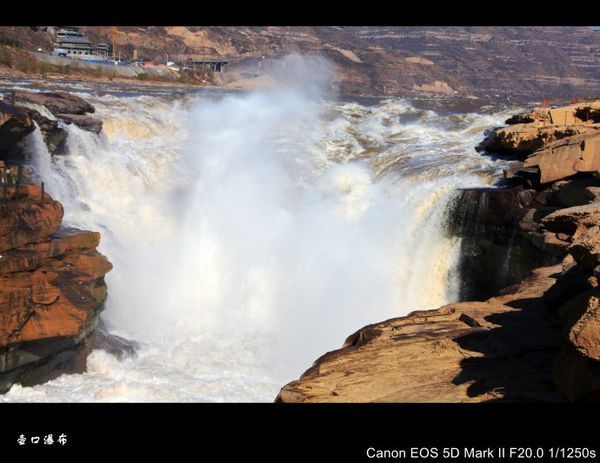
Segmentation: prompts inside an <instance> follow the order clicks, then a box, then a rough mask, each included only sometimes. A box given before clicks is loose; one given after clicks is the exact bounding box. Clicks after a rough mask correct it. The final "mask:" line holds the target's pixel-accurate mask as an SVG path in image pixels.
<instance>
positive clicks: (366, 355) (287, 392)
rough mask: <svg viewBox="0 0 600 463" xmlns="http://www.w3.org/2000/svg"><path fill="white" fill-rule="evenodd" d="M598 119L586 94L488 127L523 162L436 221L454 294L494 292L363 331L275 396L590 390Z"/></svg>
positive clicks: (596, 304)
mask: <svg viewBox="0 0 600 463" xmlns="http://www.w3.org/2000/svg"><path fill="white" fill-rule="evenodd" d="M599 119H600V104H599V103H597V102H592V103H585V104H583V105H582V104H579V105H573V106H570V107H566V108H556V109H552V110H543V109H540V108H537V109H535V110H533V111H530V112H527V113H524V114H520V115H516V116H513V117H512V118H510V119H509V120H508V121H507V123H509V124H511V125H510V126H509V127H507V128H503V129H499V130H497V131H496V132H495V135H494V134H492V137H496V138H495V141H494V142H495V143H498V144H499V145H498V146H501V147H502V149H504V150H506V152H507V153H508V157H509V158H513V159H514V158H521V159H523V158H525V159H526V161H525V165H523V164H522V163H517V164H516V165H515V166H514V168H512V169H509V170H507V171H506V172H505V177H506V178H505V180H504V182H503V184H504V185H505V186H504V187H500V188H482V189H470V190H464V191H462V192H460V193H459V195H458V196H457V201H456V202H455V204H454V205H453V208H454V209H453V210H452V211H451V212H452V213H451V216H452V219H451V220H450V222H449V230H450V232H451V233H453V234H455V235H457V236H460V237H461V238H462V243H463V248H462V250H461V251H462V259H463V261H464V265H463V266H462V267H461V268H460V272H461V277H462V279H463V280H467V283H468V284H470V285H471V291H470V292H469V291H467V292H463V296H466V297H467V298H472V297H474V296H476V295H481V294H488V297H489V295H490V294H489V293H491V295H493V294H495V296H494V297H491V298H487V297H486V298H485V300H484V301H483V302H479V301H477V300H473V301H472V302H460V303H456V304H450V305H448V306H445V307H442V308H440V309H437V310H432V311H417V312H413V313H411V314H409V315H407V316H405V317H399V318H394V319H390V320H386V321H384V322H381V323H376V324H373V325H369V326H367V327H364V328H362V329H360V330H359V331H357V332H356V333H354V334H353V335H351V336H350V337H349V338H348V339H347V340H346V342H345V344H344V346H343V347H342V348H341V349H339V350H336V351H333V352H329V353H327V354H325V355H323V356H322V357H321V358H319V359H317V360H316V361H315V363H314V364H313V366H312V367H311V368H309V369H308V370H307V371H306V372H305V373H304V374H303V375H302V376H301V377H300V379H298V380H296V381H293V382H291V383H289V384H288V385H286V386H284V387H283V388H282V389H281V391H280V393H279V395H278V397H277V399H276V400H277V401H281V402H481V401H491V400H503V401H520V400H525V401H549V402H554V401H564V400H571V401H575V400H582V401H598V400H600V201H599V198H600V195H599V194H600V178H599V177H598V166H597V165H596V163H597V162H599V161H600V153H598V142H597V140H598V136H599V135H600V134H598V132H597V130H598V127H596V126H597V125H598V122H600V120H599ZM561 123H562V124H561ZM574 127H575V128H574ZM572 130H573V131H579V133H577V134H575V133H573V132H570V131H572ZM525 133H528V135H524V134H525ZM509 134H512V135H509ZM486 143H490V139H488V140H487V142H486ZM488 146H489V145H488ZM527 156H529V158H527ZM506 185H508V186H506ZM465 243H466V244H465ZM465 246H466V247H465ZM548 260H549V262H548ZM534 266H538V267H539V268H534V269H533V270H532V268H533V267H534ZM465 269H467V270H468V269H471V271H470V273H469V272H467V271H466V270H465ZM500 269H502V271H501V272H500V271H499V270H500ZM469 275H471V276H473V278H471V280H470V282H469ZM527 275H529V276H527ZM465 277H466V278H465ZM513 282H516V283H515V284H512V285H511V286H507V287H506V288H504V289H502V290H499V288H500V287H501V285H507V284H511V283H513ZM473 288H476V290H477V291H473V290H472V289H473ZM478 291H479V293H478ZM482 299H484V298H482Z"/></svg>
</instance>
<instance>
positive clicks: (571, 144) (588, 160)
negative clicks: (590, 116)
mask: <svg viewBox="0 0 600 463" xmlns="http://www.w3.org/2000/svg"><path fill="white" fill-rule="evenodd" d="M523 166H525V167H533V166H538V167H539V168H540V172H541V179H540V181H541V182H542V183H549V182H553V181H556V180H559V179H562V178H566V177H569V176H571V175H575V174H576V173H578V172H598V171H600V133H598V132H595V133H593V134H581V135H577V136H569V137H566V138H564V139H562V140H559V141H556V142H554V143H550V144H548V145H547V146H546V147H545V148H544V149H543V150H539V151H536V152H535V153H534V154H533V155H532V156H530V157H528V158H527V159H526V160H525V162H524V163H523Z"/></svg>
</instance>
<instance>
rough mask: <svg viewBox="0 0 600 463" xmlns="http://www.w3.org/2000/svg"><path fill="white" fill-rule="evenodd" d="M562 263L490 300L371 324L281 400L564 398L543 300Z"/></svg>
mask: <svg viewBox="0 0 600 463" xmlns="http://www.w3.org/2000/svg"><path fill="white" fill-rule="evenodd" d="M557 270H558V271H560V265H559V266H553V267H547V268H543V269H539V270H537V271H536V272H534V275H533V276H532V277H530V278H529V279H527V280H526V281H524V282H523V283H522V284H520V285H516V286H515V287H513V288H510V289H507V291H506V294H504V295H503V296H499V297H496V298H492V299H489V300H488V301H486V302H464V303H457V304H450V305H448V306H445V307H442V308H441V309H438V310H433V311H417V312H413V313H411V314H409V315H407V316H406V317H400V318H394V319H390V320H387V321H384V322H381V323H377V324H374V325H369V326H367V327H365V328H362V329H361V330H359V331H357V332H356V333H355V334H353V335H352V336H350V337H348V339H347V340H346V342H345V343H344V346H343V347H342V348H341V349H339V350H337V351H333V352H329V353H328V354H325V355H324V356H322V357H321V358H319V359H317V360H316V361H315V363H314V364H313V366H312V367H311V368H310V369H309V370H307V371H306V372H305V373H304V374H303V375H302V376H301V378H300V379H299V380H297V381H293V382H291V383H289V384H288V385H286V386H284V387H283V388H282V389H281V392H280V393H279V395H278V397H277V401H280V402H481V401H487V400H497V399H505V400H546V401H561V400H562V398H561V396H560V395H559V394H558V392H557V391H556V390H555V389H554V388H553V386H552V362H553V359H554V356H555V355H556V353H557V352H558V340H559V337H560V336H559V335H558V332H557V328H556V323H555V321H554V320H553V316H552V314H551V313H550V312H548V308H547V306H546V305H545V304H544V303H543V301H542V300H541V296H542V295H543V294H544V292H545V291H546V290H547V289H548V288H549V287H550V286H551V285H552V284H553V283H554V278H553V277H552V275H554V274H555V273H556V272H557Z"/></svg>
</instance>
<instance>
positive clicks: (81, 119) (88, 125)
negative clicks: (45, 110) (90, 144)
mask: <svg viewBox="0 0 600 463" xmlns="http://www.w3.org/2000/svg"><path fill="white" fill-rule="evenodd" d="M56 117H58V118H59V119H61V120H63V121H65V122H66V123H67V124H75V125H76V126H77V127H79V128H81V129H83V130H87V131H88V132H92V133H95V134H96V135H97V134H99V133H100V132H101V131H102V120H101V119H97V118H95V117H91V116H85V115H80V114H57V115H56Z"/></svg>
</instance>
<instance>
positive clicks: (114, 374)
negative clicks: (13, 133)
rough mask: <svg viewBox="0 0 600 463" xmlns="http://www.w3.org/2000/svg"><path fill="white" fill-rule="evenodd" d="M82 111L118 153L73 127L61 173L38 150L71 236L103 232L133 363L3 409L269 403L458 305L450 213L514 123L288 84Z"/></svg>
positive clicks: (58, 161)
mask: <svg viewBox="0 0 600 463" xmlns="http://www.w3.org/2000/svg"><path fill="white" fill-rule="evenodd" d="M87 96H88V98H89V99H91V100H93V103H94V104H95V106H96V107H97V114H98V116H99V117H101V118H102V119H103V120H104V127H105V134H103V135H102V136H100V137H97V136H95V135H93V134H90V133H87V132H84V131H82V130H80V129H78V128H77V127H74V126H68V130H69V146H68V155H65V156H55V157H54V158H52V160H51V159H50V156H49V154H48V152H47V151H46V150H45V148H44V147H43V146H42V145H41V144H40V140H39V139H38V140H37V141H36V140H35V139H34V140H33V141H32V143H33V146H34V147H35V150H36V152H37V155H38V163H39V170H40V173H41V175H42V176H43V177H45V179H46V184H47V185H48V187H47V188H48V191H49V192H50V193H51V194H53V195H54V196H55V197H56V198H57V199H59V200H60V201H62V202H63V203H64V205H65V210H66V216H65V221H66V222H67V223H68V224H70V225H75V226H79V227H84V228H89V229H95V230H99V231H101V233H102V243H101V246H100V250H101V251H102V252H103V253H104V254H106V255H107V256H108V257H109V259H110V260H111V261H112V262H113V264H114V270H113V271H112V272H110V273H109V274H108V275H107V277H106V280H107V284H108V287H109V298H108V301H107V305H106V310H105V312H104V313H103V318H104V320H105V321H106V322H107V324H108V326H109V328H110V330H111V331H112V332H114V333H116V334H119V335H121V336H124V337H128V338H130V339H135V340H137V341H138V342H139V343H140V348H139V350H138V352H137V353H136V355H135V356H133V357H129V358H125V359H122V360H117V359H116V358H114V357H112V356H111V355H110V354H108V353H106V352H104V351H95V352H94V353H93V354H92V355H91V356H90V357H89V358H88V371H87V372H86V373H84V374H78V375H63V376H61V377H60V378H58V379H56V380H53V381H50V382H48V383H46V384H42V385H39V386H35V387H32V388H23V387H21V386H14V387H13V388H12V389H11V390H10V391H9V392H8V393H7V394H6V395H4V396H2V400H9V401H15V400H26V401H32V400H40V401H163V400H166V401H255V400H267V401H270V400H273V399H274V398H275V395H276V394H277V392H278V390H279V388H280V387H281V386H282V385H283V384H285V383H286V382H287V381H289V380H291V379H294V378H295V377H297V376H298V375H299V374H300V373H301V372H302V371H304V370H305V369H306V368H308V367H309V366H310V364H311V362H312V361H313V360H314V359H316V358H317V357H318V356H320V355H321V354H323V353H324V352H326V351H327V350H331V349H335V348H338V347H339V346H340V345H341V343H342V342H343V340H344V338H345V337H346V336H348V335H349V334H351V333H352V332H353V331H355V330H357V329H358V328H360V327H362V326H364V325H365V324H368V323H373V322H377V321H380V320H383V319H386V318H390V317H394V316H401V315H404V314H406V313H408V312H410V311H412V310H415V309H426V308H434V307H437V306H440V305H442V304H444V303H447V302H450V301H452V300H454V299H455V298H456V295H457V288H456V284H457V282H456V281H455V280H456V279H455V275H454V273H453V270H454V268H455V265H456V263H457V257H458V256H457V251H458V244H459V243H458V242H457V241H456V240H455V239H452V238H450V237H448V236H447V235H446V233H445V230H444V227H443V223H444V212H445V208H446V205H447V203H448V201H449V200H450V198H451V195H452V191H453V190H454V189H455V188H457V187H466V186H476V185H483V184H489V183H490V182H491V179H492V174H493V173H494V172H495V171H496V170H497V166H495V164H494V163H493V161H491V160H489V159H485V158H483V157H480V156H479V155H478V154H476V153H475V152H474V150H473V146H474V145H475V143H476V142H477V141H478V139H479V138H481V134H482V132H483V130H484V129H485V128H487V127H489V126H493V125H498V123H499V122H500V121H501V120H502V116H503V115H502V114H501V115H495V116H486V117H482V116H480V115H477V114H463V115H459V116H456V115H449V116H443V115H438V114H436V113H435V112H433V111H426V110H419V109H416V108H415V107H413V106H412V105H411V104H410V103H408V102H407V101H403V100H387V101H384V102H381V103H379V104H377V105H375V106H364V105H361V104H358V103H343V102H334V101H325V100H323V99H322V98H321V97H320V95H319V94H318V93H316V92H314V89H311V92H309V94H307V93H306V92H303V91H302V88H301V87H298V86H293V85H292V86H291V87H288V88H282V89H277V90H273V91H255V92H251V93H244V94H235V95H228V96H224V97H219V98H213V97H211V98H205V97H202V96H194V97H191V96H188V97H185V98H179V99H169V98H166V97H158V96H138V97H130V98H124V97H119V98H117V97H114V96H111V95H104V96H97V95H94V94H89V95H87ZM403 115H414V117H412V116H411V117H409V118H407V120H408V122H406V121H404V122H403V118H402V117H400V116H403ZM34 137H35V135H34Z"/></svg>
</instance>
